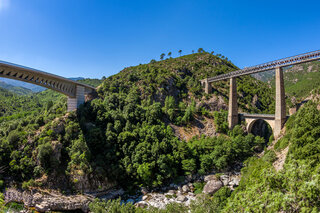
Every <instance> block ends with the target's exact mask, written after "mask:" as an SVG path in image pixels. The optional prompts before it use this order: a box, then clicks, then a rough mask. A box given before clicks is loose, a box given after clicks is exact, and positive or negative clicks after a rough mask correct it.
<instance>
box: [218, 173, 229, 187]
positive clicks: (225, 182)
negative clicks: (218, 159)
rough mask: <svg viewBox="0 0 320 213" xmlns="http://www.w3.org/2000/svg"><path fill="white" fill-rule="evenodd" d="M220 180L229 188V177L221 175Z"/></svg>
mask: <svg viewBox="0 0 320 213" xmlns="http://www.w3.org/2000/svg"><path fill="white" fill-rule="evenodd" d="M220 180H221V181H222V183H223V185H224V186H227V185H228V183H229V176H228V175H221V176H220Z"/></svg>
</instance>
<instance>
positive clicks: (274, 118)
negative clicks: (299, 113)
mask: <svg viewBox="0 0 320 213" xmlns="http://www.w3.org/2000/svg"><path fill="white" fill-rule="evenodd" d="M319 59H320V50H317V51H313V52H308V53H304V54H300V55H296V56H292V57H288V58H283V59H279V60H275V61H271V62H267V63H263V64H259V65H256V66H252V67H247V68H244V69H241V70H237V71H234V72H230V73H226V74H222V75H218V76H214V77H210V78H206V79H203V80H201V84H202V86H204V89H205V92H206V93H211V91H212V86H211V83H212V82H216V81H221V80H227V79H230V89H229V110H228V125H229V128H230V129H232V128H233V127H234V126H235V125H236V124H238V122H239V113H238V104H237V84H236V78H237V77H240V76H243V75H250V74H254V73H259V72H265V71H269V70H275V87H276V97H275V100H276V109H275V114H274V115H259V114H258V115H257V114H254V115H250V114H242V117H243V118H244V120H245V121H246V122H247V130H248V132H250V131H251V128H252V125H253V124H254V122H255V121H257V120H259V119H262V120H264V121H266V122H267V123H269V125H270V126H271V128H272V130H273V134H274V136H275V137H278V136H279V135H280V132H281V129H282V128H283V126H284V124H285V122H286V120H287V114H286V102H285V90H284V80H283V71H282V70H283V67H286V66H292V65H296V64H301V63H305V62H309V61H316V60H319Z"/></svg>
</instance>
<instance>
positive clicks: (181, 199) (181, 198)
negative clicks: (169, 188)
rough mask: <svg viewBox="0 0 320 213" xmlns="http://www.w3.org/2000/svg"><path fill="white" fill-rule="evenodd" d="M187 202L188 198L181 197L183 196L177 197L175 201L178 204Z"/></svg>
mask: <svg viewBox="0 0 320 213" xmlns="http://www.w3.org/2000/svg"><path fill="white" fill-rule="evenodd" d="M187 200H188V198H187V197H186V196H183V195H179V196H178V197H177V201H179V202H185V201H187Z"/></svg>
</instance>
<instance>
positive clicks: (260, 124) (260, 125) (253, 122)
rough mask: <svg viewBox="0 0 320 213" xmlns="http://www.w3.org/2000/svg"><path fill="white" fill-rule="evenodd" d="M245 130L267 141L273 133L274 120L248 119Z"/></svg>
mask: <svg viewBox="0 0 320 213" xmlns="http://www.w3.org/2000/svg"><path fill="white" fill-rule="evenodd" d="M247 131H248V133H252V134H254V135H256V136H260V137H263V138H264V139H265V141H266V142H268V141H269V138H270V136H271V135H274V120H268V119H261V118H258V119H250V120H249V119H248V121H247Z"/></svg>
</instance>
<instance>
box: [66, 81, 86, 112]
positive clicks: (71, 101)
mask: <svg viewBox="0 0 320 213" xmlns="http://www.w3.org/2000/svg"><path fill="white" fill-rule="evenodd" d="M84 89H85V88H84V87H83V86H77V88H76V97H75V98H71V97H68V101H67V104H68V109H67V111H68V112H70V111H73V110H76V109H78V107H79V106H80V104H83V103H84V101H85V96H84Z"/></svg>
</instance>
